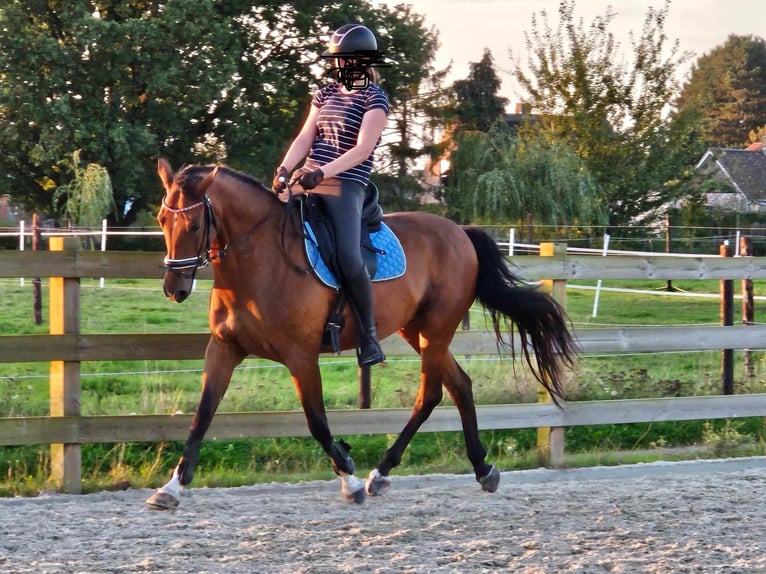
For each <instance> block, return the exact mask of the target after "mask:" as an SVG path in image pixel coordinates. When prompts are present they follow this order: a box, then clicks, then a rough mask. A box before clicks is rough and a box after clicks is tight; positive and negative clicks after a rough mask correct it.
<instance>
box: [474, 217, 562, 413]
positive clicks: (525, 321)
mask: <svg viewBox="0 0 766 574" xmlns="http://www.w3.org/2000/svg"><path fill="white" fill-rule="evenodd" d="M465 232H466V233H467V234H468V237H469V238H470V239H471V243H473V247H474V249H475V250H476V255H477V257H478V259H479V272H478V276H477V278H476V299H477V300H478V301H479V303H481V304H482V306H483V307H484V308H485V309H486V310H487V311H488V312H489V313H490V316H491V317H492V323H493V327H494V331H495V336H496V337H497V339H498V342H499V343H502V342H503V337H502V333H501V331H500V315H502V316H504V317H505V318H506V319H510V320H511V322H512V323H514V324H515V325H516V328H517V329H518V333H519V338H520V340H521V345H522V349H523V353H524V359H525V360H526V362H527V364H528V365H529V367H530V368H531V370H532V373H533V374H534V376H535V378H536V379H537V380H538V381H539V382H540V384H542V385H543V386H544V387H545V388H546V389H547V390H548V392H549V393H550V394H551V396H552V397H553V400H554V401H555V402H556V403H557V404H558V401H557V400H556V399H557V397H558V398H563V385H562V375H563V369H564V367H571V366H572V365H573V364H574V361H575V355H576V352H577V346H576V344H575V342H574V340H573V338H572V334H571V333H570V331H569V328H568V323H569V320H568V319H567V316H566V312H565V311H564V309H563V308H562V307H561V305H560V304H559V303H558V302H557V301H556V300H555V299H554V298H553V297H551V296H550V295H548V294H547V293H544V292H542V291H539V290H538V288H537V287H536V286H532V285H527V284H525V283H523V282H522V280H521V279H520V278H519V277H516V276H515V275H514V274H513V273H511V271H510V269H509V268H508V265H507V262H506V260H505V258H504V257H503V254H502V253H501V252H500V249H499V248H498V246H497V243H495V240H494V239H492V237H490V236H489V235H488V234H487V233H486V232H485V231H483V230H481V229H479V228H478V227H467V228H465ZM512 328H513V325H511V329H512ZM510 344H511V352H513V351H514V349H513V338H512V337H511V341H510ZM530 347H531V348H532V351H533V352H534V355H535V359H534V361H533V360H532V357H531V356H530Z"/></svg>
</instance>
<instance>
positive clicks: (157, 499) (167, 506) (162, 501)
mask: <svg viewBox="0 0 766 574" xmlns="http://www.w3.org/2000/svg"><path fill="white" fill-rule="evenodd" d="M180 502H181V500H180V499H179V498H178V497H176V496H173V495H172V494H170V493H169V492H163V491H162V490H158V491H157V492H155V493H154V494H152V495H151V496H150V497H149V498H147V499H146V504H148V505H149V508H151V509H152V510H174V509H176V508H178V504H179V503H180Z"/></svg>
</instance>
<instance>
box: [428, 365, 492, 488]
mask: <svg viewBox="0 0 766 574" xmlns="http://www.w3.org/2000/svg"><path fill="white" fill-rule="evenodd" d="M442 382H443V383H444V387H445V388H446V389H447V392H448V393H449V395H450V397H451V398H452V402H453V403H455V406H456V407H457V410H458V413H459V414H460V421H461V423H462V425H463V436H464V438H465V447H466V451H467V453H468V460H470V461H471V464H472V465H473V470H474V473H475V474H476V480H477V481H478V482H479V484H481V488H482V490H485V491H487V492H495V491H496V490H497V486H498V484H499V482H500V473H499V472H498V470H497V469H496V468H495V467H494V466H493V465H491V464H487V463H486V461H485V458H486V456H487V451H486V450H485V449H484V447H483V446H482V444H481V439H480V438H479V425H478V421H477V419H476V405H475V403H474V399H473V385H472V383H471V377H469V376H468V374H467V373H466V372H465V371H464V370H463V369H462V368H461V367H460V365H458V363H457V361H456V360H455V357H454V356H453V355H452V354H451V353H450V354H449V357H448V361H447V366H446V368H445V370H444V375H443V378H442Z"/></svg>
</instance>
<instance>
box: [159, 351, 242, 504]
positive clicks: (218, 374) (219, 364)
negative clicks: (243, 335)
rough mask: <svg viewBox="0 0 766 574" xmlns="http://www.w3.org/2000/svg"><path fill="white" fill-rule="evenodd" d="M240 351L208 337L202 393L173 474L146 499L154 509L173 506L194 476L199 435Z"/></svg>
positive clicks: (203, 432)
mask: <svg viewBox="0 0 766 574" xmlns="http://www.w3.org/2000/svg"><path fill="white" fill-rule="evenodd" d="M244 356H245V355H244V353H242V352H241V351H238V350H235V349H232V348H231V347H230V346H229V345H227V344H225V343H223V342H221V341H220V340H219V339H216V338H211V339H210V341H209V343H208V346H207V350H206V351H205V369H204V372H203V374H202V396H201V397H200V401H199V404H198V405H197V410H196V412H195V413H194V418H193V419H192V424H191V428H190V429H189V436H188V438H187V439H186V444H185V445H184V450H183V453H182V455H181V458H180V460H179V461H178V464H177V465H176V467H175V469H174V470H173V475H172V476H171V478H170V481H168V482H167V483H166V484H165V485H164V486H162V487H161V488H159V489H157V491H156V492H155V493H154V494H153V495H152V496H151V497H149V499H148V500H147V501H146V502H147V504H149V506H151V507H152V508H155V509H160V510H162V509H167V508H176V507H177V506H178V504H179V502H180V497H181V490H182V489H183V487H185V486H188V485H189V484H190V483H191V481H192V478H193V477H194V471H195V470H196V467H197V462H198V460H199V451H200V447H201V446H202V439H203V438H204V437H205V433H207V430H208V428H209V427H210V423H211V422H212V420H213V416H214V415H215V411H216V409H217V408H218V405H219V404H220V402H221V399H223V395H224V393H226V389H227V388H228V387H229V382H230V381H231V375H232V373H233V372H234V368H235V367H236V366H237V365H238V364H239V363H241V362H242V359H243V358H244Z"/></svg>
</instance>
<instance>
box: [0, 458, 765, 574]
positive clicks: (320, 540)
mask: <svg viewBox="0 0 766 574" xmlns="http://www.w3.org/2000/svg"><path fill="white" fill-rule="evenodd" d="M765 487H766V458H761V457H755V458H751V459H739V460H738V461H714V462H713V463H696V464H693V463H679V464H667V463H666V464H651V465H633V466H630V467H620V468H619V469H607V468H600V469H599V468H597V469H590V470H583V471H550V470H537V471H522V472H505V473H503V475H502V480H501V483H500V489H499V490H498V492H496V493H495V494H486V493H483V492H481V490H480V488H479V486H478V484H477V483H476V482H474V480H473V477H472V476H445V475H429V476H417V477H394V483H393V486H392V489H391V490H390V491H389V492H388V493H387V494H386V495H385V496H383V497H379V498H371V499H368V501H367V502H366V503H365V504H364V505H350V504H348V503H346V502H343V501H342V500H341V497H340V493H339V483H338V482H336V481H331V482H324V481H319V482H308V483H301V484H294V485H277V484H268V485H258V486H252V487H242V488H229V489H193V488H192V489H189V490H187V491H185V492H184V493H183V497H182V501H181V506H180V508H179V509H178V510H176V511H169V512H158V511H152V510H149V509H147V507H146V506H145V505H144V500H145V499H146V498H147V497H148V496H149V494H150V491H148V490H128V491H124V492H104V493H98V494H92V495H85V496H71V495H56V494H54V495H49V496H42V497H38V498H31V499H0V572H3V573H20V572H34V573H35V574H39V573H46V572H57V573H58V572H67V573H70V572H72V573H75V572H81V573H84V572H87V573H109V572H114V573H117V572H119V573H125V572H167V573H188V572H197V573H205V572H210V573H222V574H223V573H225V574H234V573H260V572H263V573H269V574H272V573H280V572H284V573H313V572H316V573H325V572H327V573H329V572H379V573H395V572H396V573H398V572H412V573H415V572H417V573H427V572H461V573H464V572H496V571H508V572H514V573H548V572H579V573H601V572H656V573H660V572H662V573H671V572H673V573H675V572H716V573H719V572H766V496H764V492H765V490H766V488H765Z"/></svg>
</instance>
